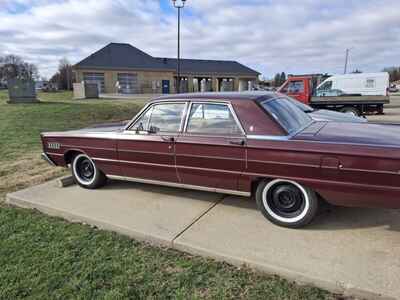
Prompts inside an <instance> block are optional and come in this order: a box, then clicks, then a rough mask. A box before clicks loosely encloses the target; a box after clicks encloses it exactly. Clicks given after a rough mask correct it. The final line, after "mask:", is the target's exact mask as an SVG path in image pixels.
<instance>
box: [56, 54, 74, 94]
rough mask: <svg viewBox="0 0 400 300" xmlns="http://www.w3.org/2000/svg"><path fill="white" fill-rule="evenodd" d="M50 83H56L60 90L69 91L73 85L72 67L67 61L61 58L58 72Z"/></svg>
mask: <svg viewBox="0 0 400 300" xmlns="http://www.w3.org/2000/svg"><path fill="white" fill-rule="evenodd" d="M50 81H51V82H54V83H57V84H58V88H59V89H62V90H71V89H72V83H73V73H72V65H71V64H70V63H69V61H68V59H66V58H62V59H60V62H59V64H58V71H57V73H56V74H54V75H53V76H52V77H51V79H50Z"/></svg>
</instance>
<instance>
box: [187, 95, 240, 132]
mask: <svg viewBox="0 0 400 300" xmlns="http://www.w3.org/2000/svg"><path fill="white" fill-rule="evenodd" d="M186 131H187V132H188V133H200V134H222V135H238V134H241V133H242V132H241V130H240V128H239V126H238V124H237V123H236V121H235V118H234V117H233V115H232V113H231V111H230V109H229V107H228V105H226V104H214V103H194V104H192V107H191V110H190V114H189V120H188V124H187V128H186Z"/></svg>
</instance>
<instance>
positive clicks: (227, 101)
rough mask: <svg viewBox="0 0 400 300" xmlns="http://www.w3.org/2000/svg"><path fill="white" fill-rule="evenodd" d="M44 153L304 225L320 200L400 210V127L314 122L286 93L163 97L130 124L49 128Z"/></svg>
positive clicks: (92, 178)
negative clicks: (236, 199) (239, 200)
mask: <svg viewBox="0 0 400 300" xmlns="http://www.w3.org/2000/svg"><path fill="white" fill-rule="evenodd" d="M42 141H43V148H44V153H43V157H44V158H45V159H46V160H47V161H49V162H50V163H52V164H54V165H57V166H71V169H72V174H73V176H74V178H75V180H76V182H77V183H78V184H79V185H81V186H82V187H85V188H97V187H100V186H102V185H104V184H105V183H106V179H107V178H112V179H124V180H134V181H138V182H144V183H154V184H163V185H169V186H176V187H183V188H192V189H199V190H208V191H215V192H219V193H227V194H237V195H242V196H250V195H254V197H255V199H256V201H257V204H258V207H259V209H260V210H261V212H262V213H263V215H264V216H265V217H266V218H268V219H269V220H270V221H272V222H274V223H276V224H278V225H282V226H287V227H300V226H303V225H305V224H307V223H309V222H310V221H311V220H312V219H313V217H314V216H315V215H316V212H317V210H318V205H319V202H320V201H322V200H325V201H327V202H329V203H332V204H335V205H343V206H364V207H388V208H400V126H396V125H377V124H369V123H348V122H328V121H315V120H313V119H312V118H310V117H309V116H308V114H307V113H305V112H304V111H302V110H301V109H300V108H299V107H298V106H296V105H295V104H294V103H293V102H292V101H290V100H288V99H287V98H286V96H283V95H280V94H277V93H202V94H180V95H171V96H166V97H160V98H157V99H155V100H153V101H152V102H150V103H148V105H146V107H145V108H144V109H143V110H142V111H141V112H140V113H139V114H138V115H137V116H136V117H134V118H133V120H132V121H131V122H129V123H128V124H127V125H126V126H122V127H121V126H109V127H96V128H91V129H90V128H89V129H83V130H77V131H68V132H49V133H43V134H42Z"/></svg>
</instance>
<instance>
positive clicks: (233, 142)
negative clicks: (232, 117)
mask: <svg viewBox="0 0 400 300" xmlns="http://www.w3.org/2000/svg"><path fill="white" fill-rule="evenodd" d="M229 144H232V145H239V146H244V144H245V142H244V140H231V141H229Z"/></svg>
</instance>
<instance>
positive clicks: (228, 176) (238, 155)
mask: <svg viewBox="0 0 400 300" xmlns="http://www.w3.org/2000/svg"><path fill="white" fill-rule="evenodd" d="M245 143H246V141H245V136H244V132H243V129H242V127H241V125H240V123H239V122H238V120H237V118H236V115H235V113H234V111H233V108H232V107H231V105H230V103H218V102H216V103H213V102H191V103H190V106H189V109H188V114H187V118H186V123H185V128H184V131H183V132H182V134H181V135H180V136H179V137H178V138H177V140H176V142H175V153H176V165H177V170H178V176H179V178H180V180H181V182H182V183H183V184H187V185H195V186H205V187H210V188H218V189H226V190H237V189H238V179H239V177H240V174H241V173H242V171H243V169H244V167H245Z"/></svg>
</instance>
